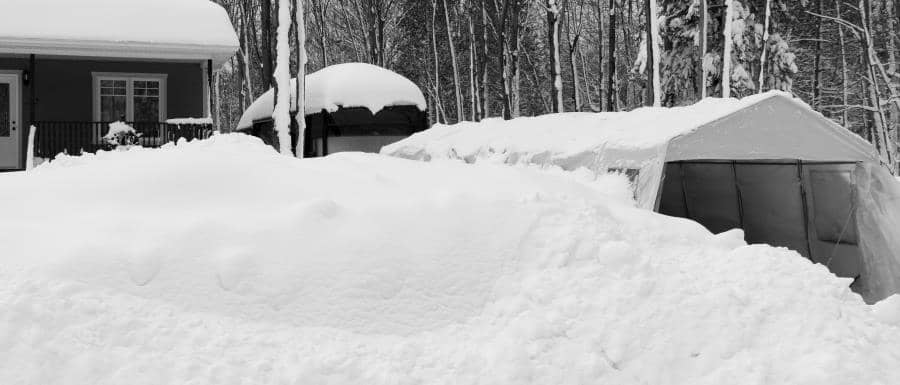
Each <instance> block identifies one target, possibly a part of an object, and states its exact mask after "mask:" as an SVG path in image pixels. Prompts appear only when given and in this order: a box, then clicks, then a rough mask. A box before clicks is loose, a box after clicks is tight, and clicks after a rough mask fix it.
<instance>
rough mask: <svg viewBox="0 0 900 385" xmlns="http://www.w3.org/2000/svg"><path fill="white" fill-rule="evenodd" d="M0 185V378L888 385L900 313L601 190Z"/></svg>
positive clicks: (86, 179)
mask: <svg viewBox="0 0 900 385" xmlns="http://www.w3.org/2000/svg"><path fill="white" fill-rule="evenodd" d="M0 186H2V188H0V202H3V203H0V209H2V212H3V216H2V219H0V244H2V245H4V246H3V247H4V248H3V252H2V256H0V378H3V383H4V384H36V383H40V384H63V383H65V384H121V383H126V382H127V383H129V384H162V383H186V384H214V383H215V384H230V383H235V384H237V383H241V384H282V383H283V384H287V383H291V384H298V383H318V384H363V383H365V384H405V383H430V384H475V383H485V384H486V383H490V384H529V383H531V384H551V383H552V384H579V383H615V384H646V383H652V384H722V383H729V384H774V383H790V384H846V383H851V382H852V383H862V384H890V383H893V382H894V381H895V379H896V378H900V349H898V346H900V328H898V327H897V326H895V325H896V324H895V323H894V322H893V319H894V318H893V314H895V313H896V307H897V306H898V305H900V304H898V303H897V301H895V300H894V301H893V302H887V301H886V302H884V303H882V304H879V307H878V308H873V307H870V306H867V305H865V304H864V303H863V301H862V299H861V298H860V297H859V296H857V295H856V294H854V293H852V292H850V291H849V289H848V288H847V285H848V282H846V281H845V280H842V279H838V278H835V277H834V276H833V275H832V274H830V273H829V272H828V271H827V270H826V269H825V268H824V267H821V266H817V265H813V264H811V263H809V262H807V261H805V260H803V259H802V258H799V257H798V256H797V255H796V254H795V253H793V252H790V251H787V250H785V249H776V248H771V247H768V246H746V245H745V244H744V243H743V241H742V240H741V238H742V236H741V234H740V233H736V232H731V233H725V234H722V235H718V236H713V235H711V234H710V233H709V232H707V231H706V230H704V229H703V228H702V227H701V226H699V225H697V224H695V223H693V222H689V221H686V220H681V219H675V218H667V217H663V216H660V215H657V214H653V213H651V212H649V211H644V210H640V209H637V208H635V207H634V203H633V202H632V201H631V192H630V191H629V190H628V185H627V182H626V181H625V180H624V178H621V177H618V176H608V175H599V176H598V175H594V174H592V173H590V172H587V171H585V170H582V171H579V172H575V173H570V172H561V171H553V170H545V171H539V170H534V169H527V168H521V167H520V168H510V167H507V166H500V165H497V166H494V165H487V164H481V165H477V166H472V165H464V164H460V163H457V162H434V163H419V162H412V161H407V160H401V159H393V158H387V157H380V156H377V155H363V154H341V155H339V156H331V157H328V158H325V159H315V160H296V159H292V158H288V157H282V156H280V155H277V154H276V153H275V152H274V151H273V150H272V149H271V148H269V147H266V146H264V145H263V144H262V143H260V142H259V141H258V140H256V139H254V138H250V137H246V136H243V135H224V136H216V137H213V138H212V139H210V140H207V141H203V142H194V143H182V144H179V145H177V146H168V147H165V148H162V149H159V150H145V149H134V150H131V151H126V152H111V153H100V154H98V155H96V156H85V157H82V158H69V157H61V158H59V159H57V160H56V161H54V162H52V163H50V164H45V165H42V166H40V167H38V168H37V169H35V170H34V171H32V172H29V173H18V174H5V175H0ZM23 202H24V203H23ZM876 310H877V311H876Z"/></svg>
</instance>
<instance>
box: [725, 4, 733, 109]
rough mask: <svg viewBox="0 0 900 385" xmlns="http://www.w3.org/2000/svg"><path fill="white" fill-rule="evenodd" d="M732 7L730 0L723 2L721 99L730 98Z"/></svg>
mask: <svg viewBox="0 0 900 385" xmlns="http://www.w3.org/2000/svg"><path fill="white" fill-rule="evenodd" d="M733 12H734V7H733V6H732V0H725V28H724V29H723V31H722V34H723V39H724V42H725V43H724V46H725V49H724V50H723V53H722V97H723V98H726V99H727V98H730V97H731V44H732V40H731V25H732V21H733V20H732V19H733Z"/></svg>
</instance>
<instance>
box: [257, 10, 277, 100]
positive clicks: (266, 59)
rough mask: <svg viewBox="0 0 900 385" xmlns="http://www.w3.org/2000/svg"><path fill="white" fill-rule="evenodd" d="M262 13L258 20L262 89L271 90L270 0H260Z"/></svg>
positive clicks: (272, 73) (272, 72)
mask: <svg viewBox="0 0 900 385" xmlns="http://www.w3.org/2000/svg"><path fill="white" fill-rule="evenodd" d="M260 7H262V8H261V11H262V13H261V14H260V20H261V22H262V50H263V56H262V60H263V76H262V78H263V84H262V86H263V89H264V90H268V89H269V88H272V76H273V75H274V71H273V69H272V68H273V67H272V36H271V34H272V0H260Z"/></svg>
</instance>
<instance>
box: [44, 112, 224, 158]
mask: <svg viewBox="0 0 900 385" xmlns="http://www.w3.org/2000/svg"><path fill="white" fill-rule="evenodd" d="M125 123H126V124H128V125H129V126H131V127H133V128H134V130H135V134H136V135H137V137H138V138H137V144H139V145H140V146H141V147H147V148H158V147H162V146H163V145H164V144H166V143H171V142H175V141H177V140H179V139H181V138H184V139H186V140H194V139H206V138H209V137H210V136H212V134H213V131H214V129H213V126H212V124H169V123H160V122H125ZM34 126H35V127H36V129H37V131H36V132H35V137H34V155H35V156H36V157H38V158H45V159H53V158H54V157H56V156H57V155H59V154H68V155H81V154H82V153H83V152H89V153H93V152H97V151H98V150H109V149H111V148H112V146H111V145H110V144H109V143H107V141H106V140H105V139H104V136H106V134H107V133H108V132H109V123H108V122H64V121H36V122H35V123H34Z"/></svg>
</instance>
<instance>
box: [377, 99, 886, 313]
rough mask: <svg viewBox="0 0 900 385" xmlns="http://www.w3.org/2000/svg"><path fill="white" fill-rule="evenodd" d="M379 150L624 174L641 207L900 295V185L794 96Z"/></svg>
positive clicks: (477, 131) (448, 132)
mask: <svg viewBox="0 0 900 385" xmlns="http://www.w3.org/2000/svg"><path fill="white" fill-rule="evenodd" d="M382 153H384V154H389V155H393V156H398V157H403V158H409V159H418V160H430V159H441V158H453V159H463V160H465V161H468V162H477V161H479V160H481V159H485V160H490V161H491V162H498V161H505V162H506V163H510V164H518V163H529V164H539V165H545V166H557V167H561V168H563V169H565V170H573V171H574V170H577V169H580V168H587V169H589V170H592V171H594V172H596V173H607V172H620V173H622V174H624V175H626V176H627V177H628V178H629V179H630V180H631V181H632V184H633V188H634V193H635V197H636V201H637V204H638V206H640V207H643V208H645V209H650V210H655V211H657V212H659V213H662V214H665V215H669V216H675V217H682V218H687V219H691V220H693V221H696V222H698V223H699V224H701V225H703V226H705V227H706V228H707V229H708V230H710V231H711V232H713V233H721V232H724V231H727V230H730V229H743V231H744V235H745V240H746V241H747V242H749V243H766V244H771V245H775V246H783V247H787V248H790V249H792V250H794V251H796V252H797V253H799V254H800V255H801V256H803V257H804V258H808V259H809V260H811V261H813V262H816V263H820V264H823V265H825V266H827V267H828V268H829V269H830V270H831V271H832V272H833V273H834V274H836V275H838V276H841V277H847V278H851V279H853V280H855V283H854V285H853V289H854V290H856V291H858V292H859V293H860V294H861V295H862V296H863V297H864V298H865V299H866V300H867V301H870V302H874V301H878V300H881V299H883V298H885V297H888V296H890V295H891V294H894V293H900V234H898V233H897V231H896V229H897V228H898V227H900V184H897V182H896V181H895V180H894V178H893V177H892V175H891V173H890V172H889V170H888V169H887V168H886V167H884V166H883V165H882V163H881V160H880V158H879V156H878V154H877V153H876V151H875V149H874V148H873V146H871V145H870V144H869V143H868V142H866V141H865V140H863V139H862V138H860V137H858V136H857V135H855V134H853V133H851V132H850V131H848V130H846V129H844V128H843V127H841V126H839V125H837V124H835V123H834V122H832V121H831V120H829V119H827V118H825V117H824V116H822V115H821V114H819V113H817V112H815V111H813V110H812V109H811V108H810V107H809V106H807V105H806V104H805V103H803V102H802V101H799V100H798V99H795V98H793V97H792V96H791V95H789V94H785V93H780V92H769V93H765V94H761V95H755V96H752V97H748V98H745V99H743V100H735V99H728V100H721V99H707V100H704V101H701V102H700V103H698V104H696V105H694V106H688V107H678V108H641V109H638V110H635V111H632V112H617V113H600V114H589V113H571V114H557V115H548V116H542V117H537V118H522V119H516V120H512V121H490V122H486V123H482V124H475V123H468V124H459V125H455V126H436V127H434V128H432V129H430V130H428V131H425V132H422V133H420V134H417V135H414V136H412V137H410V138H408V139H406V140H404V141H401V142H398V143H395V144H393V145H390V146H387V147H385V148H384V149H383V150H382Z"/></svg>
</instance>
